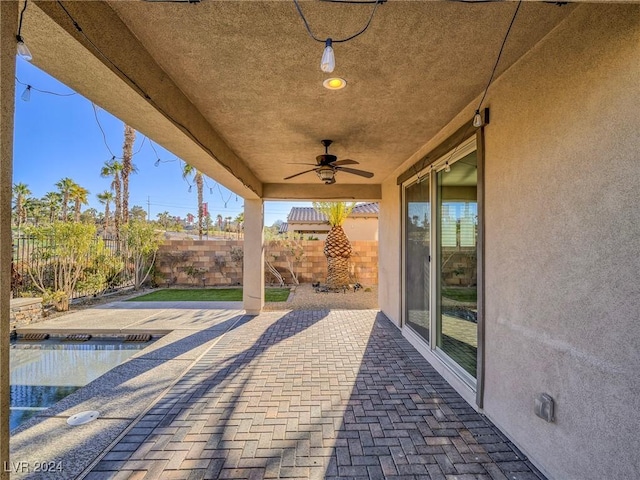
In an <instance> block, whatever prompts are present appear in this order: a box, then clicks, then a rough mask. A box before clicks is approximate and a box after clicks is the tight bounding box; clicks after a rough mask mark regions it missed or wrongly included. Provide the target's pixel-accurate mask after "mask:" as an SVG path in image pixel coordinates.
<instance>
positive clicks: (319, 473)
mask: <svg viewBox="0 0 640 480" xmlns="http://www.w3.org/2000/svg"><path fill="white" fill-rule="evenodd" d="M86 478H87V479H90V480H97V479H104V478H145V479H160V478H175V479H199V478H204V479H215V478H229V479H245V478H246V479H261V478H295V479H307V478H309V479H337V478H343V479H347V478H348V479H434V480H436V479H437V480H441V479H448V480H454V479H455V480H471V479H474V480H480V479H493V480H497V479H501V480H504V479H511V480H531V479H538V478H542V476H541V475H540V474H539V473H537V472H536V471H535V470H534V469H533V467H532V466H531V464H530V463H529V462H528V461H527V460H526V459H525V458H524V457H523V456H522V454H520V453H519V452H518V451H517V450H516V449H515V447H514V446H513V445H511V444H510V443H509V442H508V441H507V440H506V438H505V437H504V436H503V435H502V434H501V433H500V432H499V431H498V430H497V429H496V428H495V427H494V426H492V425H491V424H490V423H489V422H488V421H487V420H486V419H484V417H482V416H481V415H479V414H478V413H476V412H475V411H474V410H473V409H472V408H471V407H470V406H469V405H468V404H467V403H466V402H465V401H464V400H463V399H462V398H461V397H460V396H459V395H458V394H457V393H456V392H455V391H454V390H453V389H452V388H451V387H450V386H449V385H448V384H447V383H446V382H445V381H444V380H443V379H442V377H440V375H438V374H437V373H436V372H435V371H434V370H433V368H431V366H430V365H429V364H428V363H427V362H426V360H424V359H423V358H422V357H421V356H420V355H419V354H418V353H417V352H416V351H415V350H414V349H413V347H412V346H411V345H410V344H409V343H408V342H407V341H405V339H404V338H403V337H402V335H401V334H400V332H399V331H398V329H397V328H395V327H394V326H393V325H392V324H391V323H390V322H389V321H388V320H387V319H386V317H384V315H382V314H380V313H378V312H375V311H372V310H359V311H329V310H326V311H294V312H269V313H263V314H261V315H259V316H257V317H254V318H251V317H244V318H243V319H242V320H241V321H240V322H239V323H238V324H237V325H235V327H234V328H233V329H232V330H230V331H229V332H227V333H226V334H225V335H224V336H223V337H222V338H220V339H218V341H217V343H215V344H214V345H213V346H212V347H211V348H210V349H209V350H208V351H207V352H206V353H205V354H204V355H203V356H202V357H201V358H200V359H199V360H198V361H197V362H196V363H195V364H194V366H193V367H192V368H191V369H190V370H189V371H188V372H187V374H186V375H185V376H183V377H182V378H180V379H179V381H178V382H177V383H176V384H175V385H174V386H173V387H172V388H171V390H170V391H169V392H168V393H167V394H166V395H164V396H163V397H162V398H161V399H160V400H159V401H158V402H156V403H155V404H154V405H153V406H152V407H151V409H150V410H149V411H148V412H147V413H146V414H145V415H144V417H143V418H141V419H140V421H139V422H137V423H136V424H134V426H133V428H131V429H130V430H129V431H128V432H127V433H126V435H124V436H123V437H122V438H121V439H120V440H119V442H118V443H117V444H116V445H114V446H113V447H112V448H111V449H110V450H109V451H108V452H106V454H105V455H104V457H103V458H102V459H101V460H100V462H99V463H97V464H96V465H95V466H94V468H93V470H92V471H91V472H90V473H89V474H88V475H87V476H86Z"/></svg>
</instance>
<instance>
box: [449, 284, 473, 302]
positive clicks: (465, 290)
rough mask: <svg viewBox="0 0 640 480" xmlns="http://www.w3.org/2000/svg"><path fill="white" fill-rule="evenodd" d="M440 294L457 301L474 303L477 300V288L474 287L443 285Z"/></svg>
mask: <svg viewBox="0 0 640 480" xmlns="http://www.w3.org/2000/svg"><path fill="white" fill-rule="evenodd" d="M442 296H443V297H446V298H450V299H452V300H457V301H458V302H465V303H475V302H477V301H478V290H477V289H476V287H445V288H443V289H442Z"/></svg>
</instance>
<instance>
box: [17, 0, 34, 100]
mask: <svg viewBox="0 0 640 480" xmlns="http://www.w3.org/2000/svg"><path fill="white" fill-rule="evenodd" d="M26 9H27V0H25V2H24V7H22V11H21V12H20V22H19V23H18V34H17V35H16V42H17V44H18V45H17V46H18V55H19V56H21V57H22V58H24V59H25V60H26V61H28V62H30V61H31V59H32V58H33V55H31V51H30V50H29V47H27V44H26V43H24V39H23V38H22V35H21V33H22V19H23V17H24V11H25V10H26ZM25 93H26V92H25ZM23 96H24V94H23ZM23 100H24V98H23ZM25 101H28V100H25Z"/></svg>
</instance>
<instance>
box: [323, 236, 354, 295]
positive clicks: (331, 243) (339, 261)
mask: <svg viewBox="0 0 640 480" xmlns="http://www.w3.org/2000/svg"><path fill="white" fill-rule="evenodd" d="M351 252H352V249H351V242H349V238H348V237H347V235H346V233H344V230H343V229H342V227H341V226H340V225H336V226H333V227H331V230H330V231H329V234H328V235H327V239H326V240H325V244H324V254H325V256H326V257H327V285H328V286H329V287H331V288H339V287H344V286H346V285H348V284H349V258H350V257H351Z"/></svg>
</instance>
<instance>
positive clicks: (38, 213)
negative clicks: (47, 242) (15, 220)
mask: <svg viewBox="0 0 640 480" xmlns="http://www.w3.org/2000/svg"><path fill="white" fill-rule="evenodd" d="M45 207H46V206H45V204H44V202H43V201H42V200H41V199H39V198H34V197H29V198H26V199H25V200H24V209H25V211H26V219H29V218H31V219H33V224H34V225H35V226H36V227H37V226H38V225H39V224H40V220H41V219H42V217H44V216H45Z"/></svg>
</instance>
